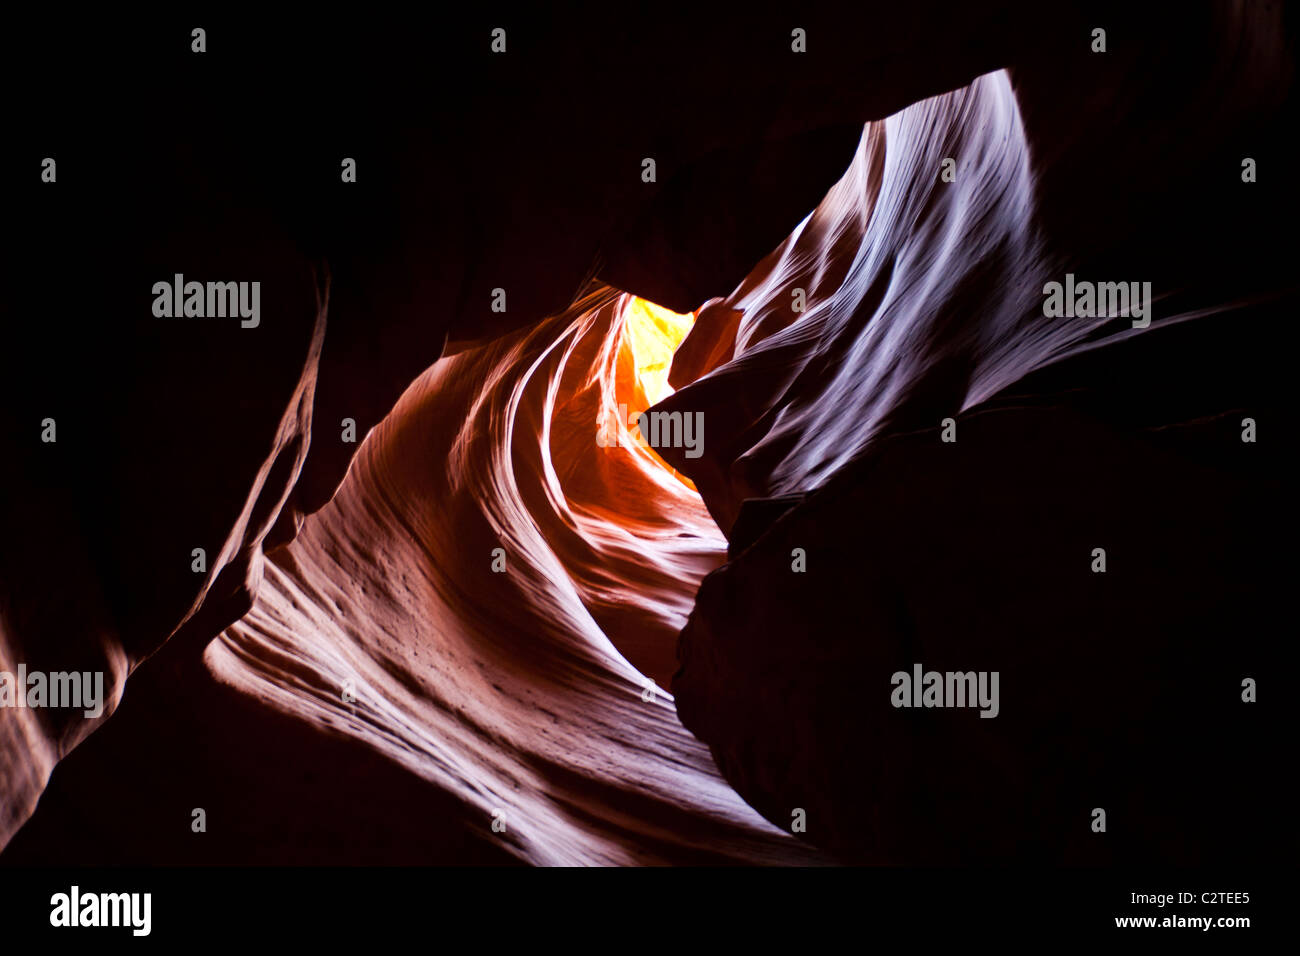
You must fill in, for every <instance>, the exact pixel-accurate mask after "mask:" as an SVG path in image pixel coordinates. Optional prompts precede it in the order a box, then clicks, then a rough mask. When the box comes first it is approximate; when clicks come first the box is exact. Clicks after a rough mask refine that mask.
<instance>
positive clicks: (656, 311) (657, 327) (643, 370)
mask: <svg viewBox="0 0 1300 956" xmlns="http://www.w3.org/2000/svg"><path fill="white" fill-rule="evenodd" d="M623 321H624V323H625V330H624V333H623V334H624V337H625V341H626V342H627V343H628V345H629V346H630V347H631V349H632V359H633V361H634V362H635V364H636V377H637V380H638V381H639V382H640V383H641V387H642V389H643V390H644V392H645V397H646V400H647V402H648V404H649V405H654V404H656V403H658V402H661V401H663V400H664V399H665V398H667V397H668V396H669V395H671V394H672V393H673V392H674V391H675V389H674V388H673V387H672V386H671V385H669V384H668V368H669V366H670V365H672V362H673V353H674V352H676V351H677V346H679V345H681V344H682V339H684V338H686V333H687V332H689V331H690V330H691V326H693V325H694V324H695V315H694V314H693V313H691V312H687V313H685V314H684V315H683V314H681V313H678V312H673V311H672V310H671V309H665V308H664V307H663V306H662V305H655V304H654V303H653V302H647V301H646V300H645V299H639V298H637V297H636V296H633V297H632V301H631V302H630V303H629V304H628V306H627V309H626V311H625V312H624V313H623Z"/></svg>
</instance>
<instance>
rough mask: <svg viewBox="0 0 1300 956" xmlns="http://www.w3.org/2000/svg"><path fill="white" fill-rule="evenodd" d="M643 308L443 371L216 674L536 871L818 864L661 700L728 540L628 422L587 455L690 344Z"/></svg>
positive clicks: (327, 517) (466, 353) (387, 425)
mask: <svg viewBox="0 0 1300 956" xmlns="http://www.w3.org/2000/svg"><path fill="white" fill-rule="evenodd" d="M653 308H654V307H653V306H647V305H646V304H644V303H641V302H639V301H633V300H632V297H630V296H627V295H624V294H621V293H619V292H617V291H616V290H611V289H608V288H605V287H593V288H592V289H590V290H589V291H588V292H587V293H586V294H585V295H584V296H582V297H581V298H580V299H579V300H578V302H576V303H575V304H574V306H573V307H572V308H571V309H569V310H568V311H566V312H565V313H563V314H561V315H558V316H555V317H553V318H551V319H549V320H547V321H546V322H543V323H541V324H540V325H538V326H536V327H534V328H532V329H528V330H525V331H521V332H519V333H516V334H513V335H510V336H506V337H505V338H503V339H500V340H497V341H493V342H490V343H487V344H483V345H477V346H471V347H466V348H464V349H463V350H461V351H459V352H456V353H455V354H452V355H449V356H447V357H444V358H443V359H441V360H440V361H438V362H437V363H436V364H435V365H434V366H433V367H432V368H430V369H429V370H428V371H427V372H426V373H425V374H424V375H422V376H421V377H420V378H419V379H418V380H417V381H416V382H415V383H414V384H412V386H411V387H410V389H409V390H408V391H407V393H406V394H405V395H404V396H403V397H402V399H401V400H400V401H399V402H398V404H397V406H396V407H395V408H394V409H393V412H392V414H391V415H390V416H389V417H388V418H387V419H386V420H385V421H384V422H383V423H382V424H381V425H380V426H379V427H378V428H377V429H375V430H374V431H373V432H372V433H371V434H370V435H369V436H368V437H367V438H366V440H365V442H364V444H363V445H362V447H361V448H360V450H359V452H358V455H357V457H356V459H355V461H354V462H353V465H352V468H351V470H350V472H349V474H348V476H347V479H346V480H345V482H344V484H343V487H342V488H341V489H340V490H339V493H338V494H337V495H336V496H335V498H334V500H333V502H331V504H330V505H329V506H328V507H326V508H325V509H323V510H322V511H321V512H319V513H318V514H316V515H313V516H312V517H310V518H309V519H308V520H307V521H306V523H305V524H304V526H303V528H302V530H301V532H300V534H299V535H298V537H297V539H296V540H295V541H294V542H293V543H292V544H290V545H289V546H288V547H287V548H285V549H283V550H281V551H278V552H275V553H273V554H272V555H271V556H270V557H269V559H268V561H267V563H266V571H265V577H264V579H263V581H262V586H261V589H260V590H259V592H258V599H257V604H256V606H255V607H254V608H253V610H252V612H251V613H250V614H248V615H246V616H245V617H244V618H243V620H241V621H240V622H239V623H238V624H237V625H235V626H234V627H232V628H230V629H229V630H227V631H226V632H225V633H224V634H223V635H222V636H221V638H220V639H219V640H218V641H215V642H214V643H213V644H212V645H211V646H210V647H209V649H208V652H207V655H206V660H207V662H208V664H209V666H210V667H211V668H212V670H213V671H214V672H215V673H216V674H217V675H218V676H219V678H220V679H222V680H225V681H228V682H230V683H231V684H233V685H235V686H236V687H238V688H240V689H241V690H244V691H246V692H248V693H250V694H253V695H256V696H257V697H258V698H260V699H261V700H263V701H265V702H266V703H267V704H269V705H270V706H273V707H276V708H279V709H281V710H284V711H286V712H288V713H291V714H294V715H296V716H299V717H301V718H303V719H305V720H308V721H311V722H313V723H315V724H317V725H319V726H321V727H323V728H328V729H332V730H334V731H337V732H342V733H346V734H350V735H354V736H356V737H359V738H360V739H362V740H364V741H365V742H366V743H368V744H369V745H371V746H373V747H375V748H376V749H378V750H380V751H381V752H383V753H385V754H387V755H388V756H390V757H391V758H392V759H394V760H396V761H398V762H399V763H401V764H402V765H403V766H405V767H407V768H409V769H410V770H411V771H412V772H414V773H417V774H420V775H422V776H424V777H426V778H428V779H430V780H432V781H435V782H436V783H438V784H439V785H440V786H442V787H444V788H446V789H447V790H448V791H450V792H452V793H453V794H455V795H456V796H457V797H459V798H460V799H461V800H463V801H465V802H466V803H467V804H470V805H472V806H473V807H474V808H475V809H476V810H477V811H478V813H479V815H480V816H481V820H482V826H483V828H484V830H485V832H486V831H487V830H488V828H489V827H490V826H491V825H492V823H493V821H494V820H496V821H498V824H497V825H498V826H499V827H504V829H503V830H499V831H497V832H498V833H499V838H500V839H502V840H503V841H505V842H506V844H507V845H508V846H510V847H512V848H513V850H514V852H516V853H517V854H518V855H519V856H520V857H522V858H523V859H525V860H528V861H530V862H533V863H550V864H555V863H593V862H599V863H629V862H666V861H681V860H692V859H693V860H697V861H708V860H715V861H720V860H733V861H770V862H776V861H786V862H794V861H799V860H811V859H814V858H815V856H814V854H813V852H812V851H811V850H809V849H807V848H805V847H804V846H803V845H802V844H799V843H797V842H796V841H795V840H794V839H793V838H792V837H789V836H784V835H782V834H780V833H779V832H778V831H777V830H776V829H775V828H774V827H772V826H771V825H770V824H768V823H766V822H764V821H763V820H762V819H761V818H759V817H758V816H757V814H755V813H754V811H752V810H751V809H750V808H749V807H748V806H746V805H745V804H744V803H743V802H742V801H741V800H740V799H739V797H737V796H736V794H735V793H734V792H733V791H731V789H730V788H729V787H728V786H727V785H726V784H725V783H724V782H723V781H722V780H721V779H720V777H719V776H718V774H717V771H716V770H715V769H714V766H713V761H712V759H711V757H710V756H709V753H708V750H707V748H706V747H705V746H704V745H703V744H702V743H700V742H699V741H697V740H695V738H694V737H692V736H691V735H690V734H689V733H688V732H687V731H686V730H685V729H684V728H683V727H682V726H681V724H680V723H679V722H678V720H677V716H676V712H675V710H674V708H673V704H672V700H671V698H669V697H668V695H667V691H666V688H667V686H668V684H669V681H670V679H671V675H672V671H673V669H674V668H675V662H674V656H675V645H676V639H677V634H678V632H679V631H680V630H681V628H682V627H683V625H684V624H685V621H686V616H687V614H688V613H689V610H690V608H691V606H692V603H693V600H694V593H695V590H696V588H697V587H698V584H699V581H700V580H701V579H702V578H703V576H704V575H705V574H706V573H707V572H708V571H710V570H712V569H713V568H715V567H717V566H718V565H719V564H720V563H721V562H722V561H723V559H724V556H725V550H726V541H725V539H724V538H723V537H722V535H721V533H720V532H719V531H718V530H717V528H716V526H715V525H714V524H713V522H712V520H711V519H710V517H709V515H708V513H707V511H706V510H705V509H704V506H703V503H702V502H701V501H700V498H699V496H698V494H696V493H695V491H694V490H693V488H691V487H690V486H689V483H688V482H685V481H684V480H683V479H681V478H680V477H678V476H676V475H674V474H673V472H672V470H671V469H670V468H668V467H667V466H666V465H665V464H664V463H663V462H662V461H661V460H659V459H658V457H657V456H656V455H655V454H654V453H653V452H652V451H650V450H649V449H648V448H646V447H645V446H644V444H643V443H642V442H639V441H638V440H637V436H636V435H635V434H633V432H632V430H630V429H628V428H627V416H625V417H624V418H623V420H622V422H621V426H620V429H619V430H620V432H621V434H620V441H619V442H618V443H617V444H614V445H613V446H612V447H601V446H600V445H599V444H598V443H597V441H596V438H597V437H598V436H597V429H598V428H599V427H601V426H602V425H603V426H605V427H606V428H608V427H609V422H610V417H611V416H614V417H613V421H615V422H617V421H618V417H617V407H618V406H619V405H620V404H622V405H624V406H625V407H626V408H628V409H629V415H635V414H636V412H637V411H640V410H644V408H645V406H646V404H647V400H648V397H649V396H647V395H646V386H647V384H648V385H649V390H650V392H651V394H652V395H653V394H657V393H662V392H663V391H664V384H665V383H664V381H663V380H664V379H665V378H666V371H665V370H663V369H662V368H648V367H647V368H646V369H645V370H644V371H646V372H649V373H650V375H651V376H656V374H657V378H652V380H651V381H650V382H649V383H647V382H643V381H642V378H641V373H638V370H637V367H636V362H637V358H638V356H640V358H641V359H642V361H643V362H648V363H649V364H650V365H662V359H663V358H664V355H665V353H667V354H669V355H670V354H671V346H672V345H673V344H675V343H673V342H671V341H666V340H662V339H660V340H659V341H656V338H657V337H658V336H659V333H658V332H657V331H656V327H655V324H654V323H653V321H647V320H651V319H652V316H651V313H650V310H651V309H653ZM665 311H666V310H665ZM656 312H659V314H663V313H662V312H660V311H659V310H656ZM629 315H631V316H633V318H632V319H631V320H630V321H631V322H632V327H629V324H628V323H629ZM634 341H635V343H636V346H637V347H634V345H633V343H634ZM668 390H669V391H670V389H668ZM607 444H608V443H607ZM650 681H653V682H654V683H653V684H651V683H650Z"/></svg>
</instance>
